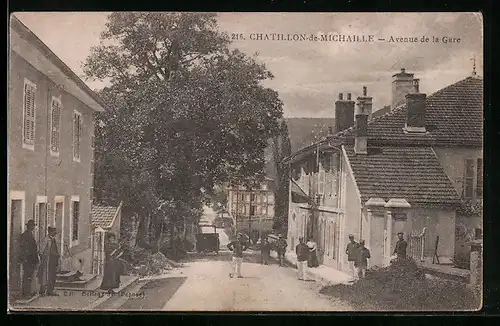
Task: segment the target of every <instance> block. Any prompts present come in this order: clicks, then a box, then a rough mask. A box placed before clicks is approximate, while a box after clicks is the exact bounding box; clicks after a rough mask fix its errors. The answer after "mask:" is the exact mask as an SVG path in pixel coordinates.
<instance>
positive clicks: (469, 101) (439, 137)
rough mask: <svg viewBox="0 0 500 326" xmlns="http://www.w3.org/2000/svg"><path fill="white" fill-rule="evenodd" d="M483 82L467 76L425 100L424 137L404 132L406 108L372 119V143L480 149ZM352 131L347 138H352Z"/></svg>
mask: <svg viewBox="0 0 500 326" xmlns="http://www.w3.org/2000/svg"><path fill="white" fill-rule="evenodd" d="M482 99H483V80H482V79H480V78H473V77H468V78H466V79H463V80H461V81H459V82H457V83H455V84H452V85H450V86H447V87H445V88H443V89H441V90H439V91H437V92H436V93H434V94H432V95H430V96H429V97H427V110H426V130H427V133H425V134H414V133H405V132H404V131H403V127H404V126H405V122H406V106H402V107H401V108H399V109H396V110H394V111H393V112H390V113H388V114H386V115H383V116H381V117H379V118H378V119H374V120H372V121H371V122H370V123H369V124H368V139H369V141H370V142H372V143H384V144H387V143H392V142H397V144H398V145H401V144H414V145H416V144H426V145H434V146H482V143H483V100H482ZM353 134H354V133H353V130H351V132H350V136H353Z"/></svg>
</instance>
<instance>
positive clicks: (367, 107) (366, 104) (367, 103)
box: [356, 86, 373, 121]
mask: <svg viewBox="0 0 500 326" xmlns="http://www.w3.org/2000/svg"><path fill="white" fill-rule="evenodd" d="M367 93H368V88H367V87H366V86H363V96H360V97H358V104H357V106H358V108H357V111H356V114H358V113H360V112H361V113H364V114H366V115H367V116H368V121H370V120H371V118H372V107H373V103H372V100H373V98H372V97H371V96H368V95H367ZM361 102H363V105H360V103H361ZM360 110H362V111H360Z"/></svg>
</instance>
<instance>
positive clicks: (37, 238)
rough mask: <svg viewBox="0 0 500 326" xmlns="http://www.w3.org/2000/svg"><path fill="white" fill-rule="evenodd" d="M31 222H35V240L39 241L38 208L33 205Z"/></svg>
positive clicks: (36, 205)
mask: <svg viewBox="0 0 500 326" xmlns="http://www.w3.org/2000/svg"><path fill="white" fill-rule="evenodd" d="M33 221H34V222H35V240H36V241H37V242H39V241H40V206H39V205H38V203H35V204H33Z"/></svg>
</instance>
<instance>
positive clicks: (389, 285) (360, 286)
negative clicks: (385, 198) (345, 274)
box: [320, 259, 479, 310]
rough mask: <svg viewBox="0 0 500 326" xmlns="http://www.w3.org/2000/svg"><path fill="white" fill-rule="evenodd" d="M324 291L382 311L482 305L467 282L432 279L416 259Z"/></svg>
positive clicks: (322, 291) (329, 287) (401, 262)
mask: <svg viewBox="0 0 500 326" xmlns="http://www.w3.org/2000/svg"><path fill="white" fill-rule="evenodd" d="M320 292H321V293H323V294H326V295H331V296H335V297H338V298H341V299H344V300H348V301H350V302H352V303H354V304H357V305H359V306H361V307H366V306H367V305H368V306H370V305H371V306H373V307H376V309H382V310H461V309H462V310H472V309H475V308H477V307H478V306H479V304H478V301H477V299H476V298H475V297H474V295H473V293H472V291H470V290H468V289H467V288H466V285H465V284H462V283H457V282H451V281H446V280H442V279H437V278H436V279H430V280H429V279H427V278H426V276H425V273H424V272H423V270H422V269H421V268H419V267H418V265H417V264H416V262H415V261H413V260H412V259H408V260H402V261H396V262H394V263H393V264H391V265H390V266H388V267H383V268H377V267H374V268H372V269H370V270H367V271H366V277H365V278H364V279H361V280H359V281H357V282H355V283H353V284H352V285H346V284H339V285H334V286H327V287H324V288H323V289H321V291H320Z"/></svg>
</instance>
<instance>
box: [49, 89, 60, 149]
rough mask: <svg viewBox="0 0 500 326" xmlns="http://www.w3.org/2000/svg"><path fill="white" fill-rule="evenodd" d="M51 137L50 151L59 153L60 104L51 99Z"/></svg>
mask: <svg viewBox="0 0 500 326" xmlns="http://www.w3.org/2000/svg"><path fill="white" fill-rule="evenodd" d="M51 127H52V128H51V137H50V144H51V150H52V152H54V153H58V152H59V141H60V140H59V139H60V128H61V103H60V102H59V101H58V100H57V99H55V98H53V99H52V119H51Z"/></svg>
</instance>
